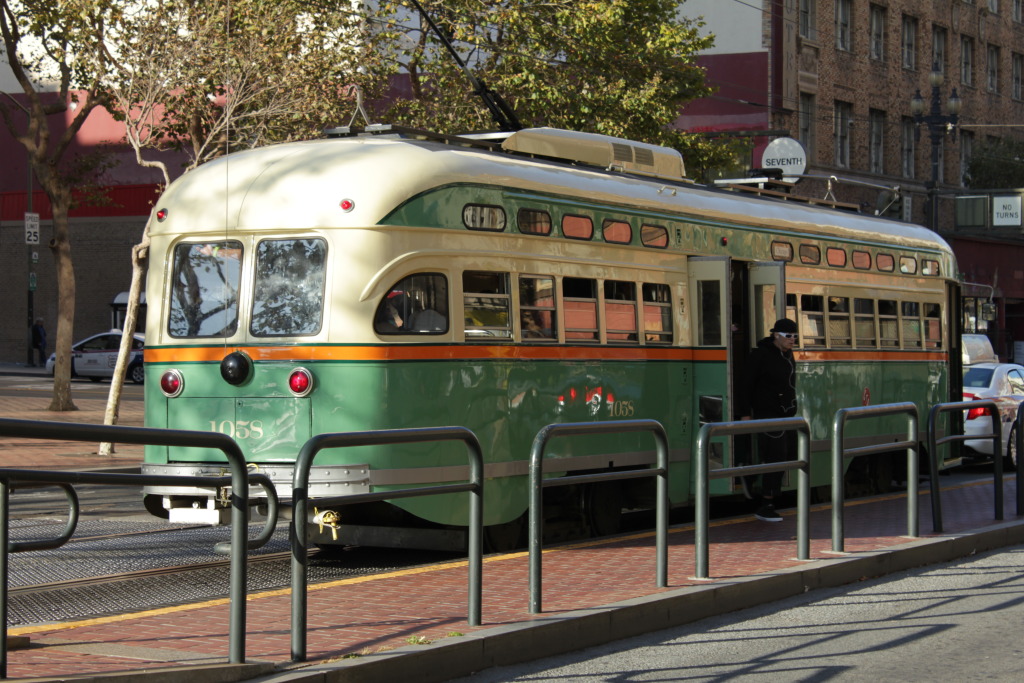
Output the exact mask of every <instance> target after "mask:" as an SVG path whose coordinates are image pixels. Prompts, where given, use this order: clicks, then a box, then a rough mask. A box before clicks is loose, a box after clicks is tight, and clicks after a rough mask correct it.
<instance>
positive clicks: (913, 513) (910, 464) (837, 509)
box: [832, 402, 938, 553]
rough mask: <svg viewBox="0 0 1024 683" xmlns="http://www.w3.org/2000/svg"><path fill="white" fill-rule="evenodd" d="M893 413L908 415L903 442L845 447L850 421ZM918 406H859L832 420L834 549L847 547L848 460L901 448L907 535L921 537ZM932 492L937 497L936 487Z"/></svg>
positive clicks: (890, 404)
mask: <svg viewBox="0 0 1024 683" xmlns="http://www.w3.org/2000/svg"><path fill="white" fill-rule="evenodd" d="M891 415H907V416H909V419H908V420H907V438H906V439H905V440H903V441H894V442H891V443H882V444H875V445H872V446H857V447H854V448H844V447H843V443H844V434H845V430H846V423H847V421H849V420H860V419H866V418H871V417H887V416H891ZM917 423H918V417H917V406H916V405H915V404H913V403H909V402H907V403H887V404H883V405H877V406H858V407H855V408H840V409H839V410H837V411H836V415H835V417H834V418H833V419H832V551H833V552H837V553H841V552H843V548H844V547H845V529H844V525H843V508H844V504H845V501H846V488H845V481H844V477H845V474H846V472H845V470H846V468H845V466H844V465H845V462H846V460H847V459H850V458H856V457H860V456H862V455H875V454H880V453H890V452H892V451H895V450H897V449H900V448H906V449H907V535H908V536H910V537H912V538H917V536H918V535H919V533H918V529H919V524H918V515H917V471H918V467H917V451H918V443H917ZM932 495H933V496H937V495H938V492H937V490H936V489H934V488H933V489H932Z"/></svg>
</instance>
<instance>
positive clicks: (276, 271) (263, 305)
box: [249, 239, 327, 337]
mask: <svg viewBox="0 0 1024 683" xmlns="http://www.w3.org/2000/svg"><path fill="white" fill-rule="evenodd" d="M326 257H327V243H326V242H324V240H322V239H298V240H296V239H287V240H263V241H262V242H260V243H259V244H258V245H256V276H255V287H254V292H253V302H252V320H251V321H250V323H249V329H250V331H251V332H252V333H253V334H254V335H256V336H257V337H271V336H298V335H307V334H316V333H317V332H319V331H320V325H321V318H322V317H323V308H324V283H325V281H326V269H325V263H326Z"/></svg>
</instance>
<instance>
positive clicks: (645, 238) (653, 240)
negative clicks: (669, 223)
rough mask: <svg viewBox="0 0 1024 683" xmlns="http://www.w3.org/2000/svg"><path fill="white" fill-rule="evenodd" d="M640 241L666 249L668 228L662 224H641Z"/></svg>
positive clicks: (648, 245)
mask: <svg viewBox="0 0 1024 683" xmlns="http://www.w3.org/2000/svg"><path fill="white" fill-rule="evenodd" d="M640 241H641V242H643V245H644V246H645V247H653V248H655V249H664V248H665V247H667V246H668V229H667V228H665V227H664V226H662V225H641V226H640Z"/></svg>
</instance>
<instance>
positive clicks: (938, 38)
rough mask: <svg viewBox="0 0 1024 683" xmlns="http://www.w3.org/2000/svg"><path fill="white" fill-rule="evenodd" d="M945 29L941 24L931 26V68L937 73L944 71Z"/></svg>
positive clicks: (943, 72)
mask: <svg viewBox="0 0 1024 683" xmlns="http://www.w3.org/2000/svg"><path fill="white" fill-rule="evenodd" d="M946 35H947V33H946V29H944V28H942V27H941V26H935V27H934V28H932V68H933V69H937V70H938V72H939V73H941V74H945V73H946Z"/></svg>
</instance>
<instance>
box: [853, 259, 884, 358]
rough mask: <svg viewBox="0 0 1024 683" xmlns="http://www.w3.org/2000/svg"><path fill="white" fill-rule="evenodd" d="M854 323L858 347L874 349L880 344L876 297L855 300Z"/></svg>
mask: <svg viewBox="0 0 1024 683" xmlns="http://www.w3.org/2000/svg"><path fill="white" fill-rule="evenodd" d="M861 253H863V252H861ZM853 325H854V334H855V335H856V340H857V348H861V349H873V348H876V347H877V346H878V339H877V337H876V333H875V300H874V299H854V300H853Z"/></svg>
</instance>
